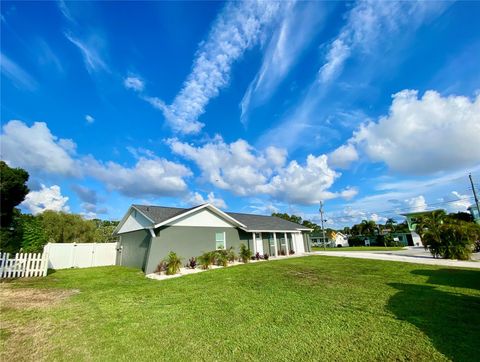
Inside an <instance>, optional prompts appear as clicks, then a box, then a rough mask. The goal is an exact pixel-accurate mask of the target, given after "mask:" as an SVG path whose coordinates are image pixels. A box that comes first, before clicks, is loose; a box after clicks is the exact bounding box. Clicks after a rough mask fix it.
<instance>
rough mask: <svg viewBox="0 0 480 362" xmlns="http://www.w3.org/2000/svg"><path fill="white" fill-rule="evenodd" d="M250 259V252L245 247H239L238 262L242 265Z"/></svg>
mask: <svg viewBox="0 0 480 362" xmlns="http://www.w3.org/2000/svg"><path fill="white" fill-rule="evenodd" d="M251 257H252V251H251V250H250V249H249V248H248V247H247V246H246V245H245V244H241V245H240V260H241V261H242V262H244V263H248V261H249V260H250V258H251Z"/></svg>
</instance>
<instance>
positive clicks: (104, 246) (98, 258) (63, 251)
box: [43, 243, 117, 269]
mask: <svg viewBox="0 0 480 362" xmlns="http://www.w3.org/2000/svg"><path fill="white" fill-rule="evenodd" d="M43 252H44V253H47V255H48V267H49V268H51V269H67V268H89V267H92V266H106V265H115V261H116V257H117V243H48V244H47V245H45V247H44V249H43Z"/></svg>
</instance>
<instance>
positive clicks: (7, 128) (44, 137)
mask: <svg viewBox="0 0 480 362" xmlns="http://www.w3.org/2000/svg"><path fill="white" fill-rule="evenodd" d="M2 131H3V132H2V134H1V141H2V149H1V157H2V159H4V160H5V161H6V162H7V163H8V164H10V165H12V166H16V167H23V168H25V169H27V170H28V171H30V172H32V171H35V172H41V173H52V174H59V175H76V174H78V171H77V170H76V168H75V161H74V159H73V158H72V155H73V154H74V153H75V148H76V145H75V143H74V142H73V141H72V140H70V139H61V138H58V137H55V136H54V135H52V133H51V132H50V130H49V129H48V127H47V124H46V123H44V122H35V123H34V124H33V125H32V126H31V127H28V126H27V125H26V124H25V123H23V122H21V121H16V120H12V121H10V122H8V123H7V124H5V125H4V126H3V128H2Z"/></svg>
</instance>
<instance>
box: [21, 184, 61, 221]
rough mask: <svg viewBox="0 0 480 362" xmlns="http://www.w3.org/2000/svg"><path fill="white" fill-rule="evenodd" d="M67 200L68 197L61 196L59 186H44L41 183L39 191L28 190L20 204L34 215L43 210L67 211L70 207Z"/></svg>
mask: <svg viewBox="0 0 480 362" xmlns="http://www.w3.org/2000/svg"><path fill="white" fill-rule="evenodd" d="M67 202H68V197H67V196H62V192H61V190H60V186H57V185H53V186H50V187H46V186H45V185H42V186H41V189H40V190H39V191H31V192H29V193H28V194H27V196H26V197H25V200H24V201H23V202H22V203H21V204H20V206H22V207H24V208H26V209H28V210H29V211H30V212H31V213H32V214H34V215H36V214H39V213H41V212H43V211H45V210H53V211H65V212H69V211H70V208H69V207H68V205H67Z"/></svg>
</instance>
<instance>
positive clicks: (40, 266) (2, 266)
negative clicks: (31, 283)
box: [0, 253, 48, 278]
mask: <svg viewBox="0 0 480 362" xmlns="http://www.w3.org/2000/svg"><path fill="white" fill-rule="evenodd" d="M47 265H48V262H47V255H46V254H45V253H43V254H42V253H36V254H33V253H17V254H13V255H10V254H9V253H0V278H22V277H43V276H45V275H47Z"/></svg>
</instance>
